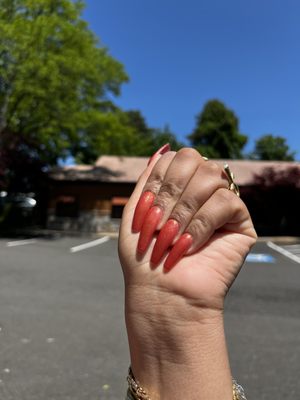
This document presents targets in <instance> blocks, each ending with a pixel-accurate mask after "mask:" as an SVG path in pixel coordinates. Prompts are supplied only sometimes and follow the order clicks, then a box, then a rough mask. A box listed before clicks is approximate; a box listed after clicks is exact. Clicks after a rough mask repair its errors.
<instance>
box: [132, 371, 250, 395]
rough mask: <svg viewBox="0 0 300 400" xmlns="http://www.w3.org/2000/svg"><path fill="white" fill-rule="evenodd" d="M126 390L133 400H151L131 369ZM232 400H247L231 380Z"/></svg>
mask: <svg viewBox="0 0 300 400" xmlns="http://www.w3.org/2000/svg"><path fill="white" fill-rule="evenodd" d="M127 382H128V389H129V391H130V393H131V395H132V397H133V398H134V399H135V400H151V397H150V396H149V395H148V394H147V392H146V390H145V389H143V388H142V387H141V386H140V384H139V382H138V381H137V380H136V379H135V377H134V375H133V372H132V369H131V367H129V370H128V376H127ZM232 396H233V397H232V400H247V399H246V396H245V393H244V389H243V388H242V386H241V385H239V384H238V383H236V381H235V380H234V379H233V380H232Z"/></svg>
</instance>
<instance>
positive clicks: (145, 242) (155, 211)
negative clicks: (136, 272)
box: [137, 206, 163, 253]
mask: <svg viewBox="0 0 300 400" xmlns="http://www.w3.org/2000/svg"><path fill="white" fill-rule="evenodd" d="M162 216H163V211H162V209H161V208H160V207H157V206H153V207H151V208H150V210H149V211H148V213H147V215H146V218H145V220H144V223H143V226H142V229H141V233H140V237H139V241H138V247H137V249H138V252H139V253H144V252H145V251H146V250H147V248H148V246H149V244H150V243H151V240H152V238H153V234H154V232H155V231H156V228H157V226H158V224H159V223H160V221H161V219H162Z"/></svg>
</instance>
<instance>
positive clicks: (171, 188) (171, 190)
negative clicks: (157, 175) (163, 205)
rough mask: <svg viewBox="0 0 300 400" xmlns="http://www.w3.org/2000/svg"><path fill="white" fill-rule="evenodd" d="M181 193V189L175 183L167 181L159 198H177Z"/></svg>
mask: <svg viewBox="0 0 300 400" xmlns="http://www.w3.org/2000/svg"><path fill="white" fill-rule="evenodd" d="M180 193H181V189H180V187H179V186H178V184H177V183H176V182H174V181H166V182H163V184H162V185H161V188H160V191H159V196H162V197H168V198H169V197H177V196H178V195H179V194H180Z"/></svg>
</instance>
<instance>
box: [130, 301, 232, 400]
mask: <svg viewBox="0 0 300 400" xmlns="http://www.w3.org/2000/svg"><path fill="white" fill-rule="evenodd" d="M148 310H150V311H149V312H147V313H143V314H142V313H140V312H139V311H136V310H135V311H134V312H133V311H132V309H131V307H130V305H129V306H128V304H127V306H126V324H127V331H128V340H129V347H130V355H131V365H132V370H133V373H134V375H135V377H136V379H137V380H138V381H139V383H140V384H141V386H142V387H144V388H145V389H146V390H147V391H148V393H149V395H150V397H151V400H160V399H163V400H169V399H172V400H173V399H174V398H178V399H179V398H183V399H184V398H186V399H189V400H194V399H195V400H196V399H197V400H207V399H210V400H219V399H220V398H221V399H222V400H232V381H231V372H230V366H229V361H228V354H227V347H226V341H225V334H224V325H223V315H222V313H221V312H220V313H213V314H212V315H211V316H209V317H206V318H203V315H202V314H201V312H199V313H198V312H193V313H189V311H187V313H186V316H185V317H184V318H182V315H181V314H180V310H179V312H178V313H177V312H174V308H173V306H172V307H171V308H169V307H168V304H165V305H164V306H163V307H159V309H158V308H157V307H156V306H155V304H153V307H152V309H151V308H148ZM186 310H189V307H188V306H187V307H186ZM191 315H193V319H191V318H190V316H191Z"/></svg>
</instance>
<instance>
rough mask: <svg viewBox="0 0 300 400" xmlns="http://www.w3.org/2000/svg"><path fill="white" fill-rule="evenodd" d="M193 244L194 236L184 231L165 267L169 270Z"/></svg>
mask: <svg viewBox="0 0 300 400" xmlns="http://www.w3.org/2000/svg"><path fill="white" fill-rule="evenodd" d="M192 244H193V237H192V235H191V234H190V233H184V234H183V235H182V236H180V238H179V239H178V240H177V242H176V243H175V244H174V246H173V248H172V250H171V251H170V253H169V255H168V257H167V259H166V261H165V263H164V268H165V270H166V271H169V270H170V269H171V268H173V267H174V265H175V264H176V263H177V262H178V261H179V260H180V259H181V258H182V257H183V256H184V255H185V254H186V252H187V251H188V250H189V248H190V247H191V246H192Z"/></svg>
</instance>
